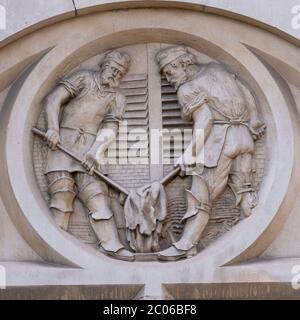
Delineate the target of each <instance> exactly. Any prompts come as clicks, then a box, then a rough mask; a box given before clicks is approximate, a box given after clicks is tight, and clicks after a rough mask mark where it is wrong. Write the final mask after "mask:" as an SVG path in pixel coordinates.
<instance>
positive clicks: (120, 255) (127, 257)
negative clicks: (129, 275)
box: [100, 247, 134, 261]
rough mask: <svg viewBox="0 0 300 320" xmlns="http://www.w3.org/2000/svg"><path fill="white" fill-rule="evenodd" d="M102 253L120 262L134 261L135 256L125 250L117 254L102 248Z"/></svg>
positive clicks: (120, 250)
mask: <svg viewBox="0 0 300 320" xmlns="http://www.w3.org/2000/svg"><path fill="white" fill-rule="evenodd" d="M100 251H101V252H103V253H105V254H107V255H109V256H111V257H113V258H116V259H119V260H124V261H134V254H133V253H132V252H130V251H128V250H126V249H124V248H121V249H119V250H118V251H117V252H112V251H106V250H104V249H103V248H102V247H100Z"/></svg>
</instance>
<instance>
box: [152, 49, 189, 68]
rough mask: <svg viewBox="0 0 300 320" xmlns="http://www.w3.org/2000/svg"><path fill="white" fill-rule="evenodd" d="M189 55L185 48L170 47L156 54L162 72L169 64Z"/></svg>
mask: <svg viewBox="0 0 300 320" xmlns="http://www.w3.org/2000/svg"><path fill="white" fill-rule="evenodd" d="M187 54H189V52H188V50H187V49H186V48H185V47H181V46H176V47H168V48H166V49H162V50H160V51H159V52H158V53H157V54H156V61H157V63H158V64H159V67H160V70H162V68H163V67H165V66H166V65H167V64H169V63H171V62H173V61H175V60H176V59H177V58H179V57H182V56H185V55H187Z"/></svg>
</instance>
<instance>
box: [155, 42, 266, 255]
mask: <svg viewBox="0 0 300 320" xmlns="http://www.w3.org/2000/svg"><path fill="white" fill-rule="evenodd" d="M156 58H157V62H158V63H159V66H160V70H161V72H162V73H163V74H164V75H165V77H166V78H167V80H168V82H169V83H170V84H171V85H173V86H174V87H175V88H176V90H177V96H178V101H179V104H180V106H181V108H182V109H181V110H182V117H183V118H186V119H190V120H192V121H193V123H194V130H193V131H194V137H193V139H192V141H191V143H190V146H188V148H187V149H186V151H185V153H184V154H183V155H182V157H180V159H179V160H178V162H177V165H179V166H180V167H181V169H182V170H183V171H186V170H187V169H188V167H189V166H192V167H195V165H196V160H197V158H199V154H197V153H203V158H204V163H203V165H204V168H202V167H201V170H199V171H198V169H199V168H197V166H196V168H195V169H193V172H192V175H193V180H192V186H191V189H190V190H187V193H186V197H187V210H186V213H185V215H184V217H183V219H182V222H185V226H184V229H183V233H182V236H181V239H180V240H179V241H177V242H175V243H173V245H172V246H171V247H170V248H168V249H166V250H164V251H162V252H160V253H159V255H160V258H161V259H168V260H169V259H177V258H179V257H180V256H189V255H194V254H196V247H197V244H198V242H199V240H200V238H201V234H202V232H203V230H204V228H205V227H206V225H207V223H208V220H209V216H210V211H211V206H212V201H214V200H215V199H216V198H217V197H219V196H220V195H221V194H222V192H223V191H224V189H225V187H226V185H227V184H229V186H230V187H231V188H232V190H233V192H234V194H235V196H236V205H237V206H238V205H240V206H241V209H242V212H243V214H244V215H245V216H249V215H250V214H251V209H252V208H253V207H255V206H256V203H257V194H256V192H255V190H253V188H252V180H251V173H252V155H253V153H254V140H256V139H259V138H260V137H261V136H262V135H263V134H264V132H265V128H266V126H265V125H264V123H263V122H262V121H260V120H259V117H258V113H257V108H256V104H255V100H254V98H253V96H252V94H251V93H250V91H249V90H248V89H247V88H246V87H245V86H244V85H243V84H242V83H241V82H240V81H239V80H238V79H237V78H236V76H235V75H234V74H232V73H230V72H228V71H227V70H226V69H225V68H224V67H223V66H221V65H219V64H216V63H210V64H204V65H200V64H199V63H198V62H197V60H196V58H195V56H194V55H193V54H191V53H190V52H188V50H187V49H186V48H184V47H181V46H177V47H169V48H166V49H163V50H161V51H160V52H159V53H158V54H157V56H156ZM199 129H202V130H204V139H203V142H204V144H203V145H200V146H199V141H197V137H196V135H195V132H196V131H197V130H199ZM200 158H201V157H200Z"/></svg>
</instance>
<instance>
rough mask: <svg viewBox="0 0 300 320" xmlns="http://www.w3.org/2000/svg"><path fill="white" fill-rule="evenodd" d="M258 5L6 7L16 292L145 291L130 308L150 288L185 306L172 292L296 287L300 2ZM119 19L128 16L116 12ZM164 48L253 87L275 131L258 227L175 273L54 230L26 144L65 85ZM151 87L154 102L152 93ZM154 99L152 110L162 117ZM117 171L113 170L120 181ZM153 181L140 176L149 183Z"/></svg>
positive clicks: (7, 156) (4, 242)
mask: <svg viewBox="0 0 300 320" xmlns="http://www.w3.org/2000/svg"><path fill="white" fill-rule="evenodd" d="M45 3H46V4H45ZM263 3H264V4H263V5H262V1H92V0H90V1H83V0H75V1H74V2H73V1H71V0H70V1H69V0H64V1H61V0H59V1H51V2H50V1H47V2H44V1H39V0H30V1H26V7H24V8H23V7H21V6H17V5H16V1H11V0H10V1H3V0H0V4H4V5H6V6H7V17H8V19H7V23H8V24H7V29H6V30H4V31H2V30H0V40H1V42H0V47H1V49H0V61H1V63H0V91H1V93H0V111H1V114H0V173H1V186H0V194H1V196H0V220H1V223H0V264H3V265H5V266H6V267H7V268H8V270H13V271H12V273H11V274H10V276H9V279H8V284H9V285H11V286H13V285H14V286H28V285H35V284H39V285H62V284H70V283H71V284H73V285H84V284H97V285H100V284H104V283H106V284H107V283H109V284H131V285H138V286H137V287H132V290H133V291H132V292H131V291H130V295H132V296H133V297H134V296H135V295H136V296H138V295H139V294H138V292H139V290H140V289H141V287H140V285H143V286H144V285H145V291H144V292H143V293H142V295H144V296H147V295H148V296H160V297H162V296H163V295H167V294H166V293H165V292H163V291H164V290H165V289H163V288H162V286H161V284H162V283H169V284H170V286H169V287H168V290H169V291H170V292H172V295H173V296H174V297H182V296H183V293H182V292H181V291H180V290H181V289H179V288H177V287H172V285H171V284H175V283H178V282H179V283H184V284H188V283H189V284H193V283H200V282H205V283H212V282H215V283H222V282H228V283H232V282H236V283H240V282H252V283H253V284H255V283H267V282H268V283H269V282H271V283H273V284H274V283H277V284H279V285H280V284H285V285H286V284H288V283H289V282H290V280H291V268H292V266H293V265H295V264H297V263H299V259H300V236H299V232H298V230H299V225H300V214H299V212H300V203H299V192H300V185H299V181H298V180H299V179H298V176H299V173H300V159H299V154H300V153H299V146H300V143H299V141H300V132H299V126H298V124H299V120H300V116H299V110H300V100H299V99H300V60H299V56H300V55H299V38H300V36H299V30H294V29H292V28H291V16H292V15H291V7H292V6H293V5H295V3H296V4H297V1H293V0H291V1H279V0H278V1H264V2H263ZM74 4H75V7H74ZM166 6H168V7H169V8H168V9H166V8H165V7H166ZM153 7H154V8H153ZM171 7H172V8H171ZM124 8H128V9H129V10H116V9H124ZM112 9H114V10H112ZM182 9H187V10H182ZM278 12H281V13H282V14H281V15H280V17H279V18H278ZM153 31H155V32H153ZM161 43H171V44H172V43H179V44H185V45H187V46H189V47H192V48H193V49H194V50H196V51H198V52H200V53H201V54H203V56H204V55H205V56H207V57H209V59H214V60H216V61H219V62H221V63H224V64H226V65H227V66H229V67H230V68H231V69H232V70H233V71H234V72H236V73H237V74H238V75H239V76H241V78H243V79H244V80H245V81H247V83H249V85H250V86H251V88H252V89H253V91H254V92H255V95H256V97H257V99H258V101H259V103H260V106H261V109H262V115H263V118H264V119H265V120H266V122H267V124H268V134H267V137H266V141H264V145H263V146H261V148H265V149H264V152H261V154H260V156H261V158H265V159H266V161H265V162H266V163H265V169H264V171H262V172H264V177H261V176H260V177H259V179H260V180H259V181H261V180H262V186H261V194H260V203H259V206H258V208H256V209H255V212H254V214H253V217H252V216H251V218H250V219H249V221H243V222H242V223H241V224H239V225H237V226H236V227H235V228H234V229H233V230H231V231H230V232H228V233H226V234H225V235H224V237H222V238H220V239H218V240H217V241H216V242H215V243H213V244H212V245H211V246H208V247H207V248H206V249H205V250H204V251H203V252H201V253H200V254H199V255H198V256H197V257H195V258H193V259H191V260H189V261H188V264H185V262H184V261H180V262H178V263H171V268H170V265H169V266H167V265H164V264H160V263H158V262H151V263H142V262H136V263H133V264H130V263H126V262H123V261H116V260H113V259H110V258H108V257H106V256H104V255H102V254H100V253H99V252H95V251H96V250H95V249H94V248H90V247H87V246H85V245H84V244H82V243H80V242H79V241H77V239H75V238H74V237H72V236H71V235H69V234H66V233H63V232H61V231H59V230H58V229H57V228H56V226H55V225H54V223H53V221H52V220H51V216H50V214H49V210H48V208H47V204H46V201H44V199H43V196H42V194H41V192H43V191H45V190H40V189H39V185H38V183H37V181H36V177H35V174H34V168H33V165H32V163H33V160H34V159H33V158H32V157H33V156H36V157H38V154H37V153H32V151H33V140H32V135H31V133H30V128H31V127H32V126H33V125H34V124H36V122H37V120H38V117H39V116H40V113H41V101H42V98H43V97H44V96H45V95H46V94H47V93H48V92H49V91H50V90H51V88H53V86H54V84H55V82H56V81H57V80H58V79H60V77H61V76H63V75H65V74H67V73H69V72H70V71H71V70H73V69H74V68H78V67H79V66H89V65H90V64H91V65H93V63H94V61H95V59H97V56H98V55H99V54H100V53H103V52H104V51H106V50H107V49H109V48H111V47H125V48H127V49H126V50H128V51H130V50H131V51H130V53H131V54H132V55H133V56H134V57H135V58H136V59H137V60H139V59H140V60H143V57H142V52H143V55H147V54H148V55H150V56H151V55H152V54H153V52H154V51H155V50H156V49H157V46H160V44H161ZM145 44H146V45H145ZM148 44H151V45H149V46H148V47H147V45H148ZM139 46H140V47H139ZM142 47H143V48H145V47H146V48H147V50H148V51H147V50H146V49H143V50H144V51H143V50H142V49H141V48H142ZM137 48H138V49H137ZM134 50H136V53H135V51H134ZM29 66H30V67H29ZM28 67H29V69H27V68H28ZM134 68H135V69H134V70H133V71H134V72H133V73H134V74H139V75H140V74H144V73H146V72H148V71H149V70H148V69H147V68H146V67H145V66H143V67H141V65H139V63H136V65H135V66H134ZM142 80H143V81H144V80H145V79H144V78H142ZM148 80H149V79H148ZM149 81H150V83H149V84H148V83H147V85H148V88H149V92H150V93H151V90H156V89H157V88H156V89H155V87H153V86H155V83H154V82H151V79H150V80H149ZM151 86H152V87H151ZM159 90H160V88H159ZM150 93H149V97H148V100H149V101H148V100H147V103H149V105H152V106H155V104H157V101H155V100H151V99H153V98H152V96H151V95H150ZM159 103H160V102H159ZM149 121H150V122H151V121H153V119H152V120H151V116H150V117H149ZM150 125H151V123H150ZM152 125H153V124H152ZM258 158H259V157H258ZM38 161H40V159H37V162H38ZM35 169H36V168H35ZM133 169H134V168H132V171H130V172H128V176H130V175H131V173H133V171H134V170H133ZM121 171H122V168H116V170H115V176H116V177H117V176H118V175H119V174H120V172H121ZM146 171H147V168H143V169H141V171H140V173H141V174H144V176H145V177H144V178H145V181H146V180H147V179H148V178H149V177H148V176H147V174H146V173H145V172H146ZM258 174H261V172H260V173H258ZM149 176H151V177H155V176H158V173H157V172H154V171H152V172H150V173H149ZM125 180H126V179H125ZM125 180H124V183H129V184H130V182H128V181H125ZM78 232H79V231H78ZM249 259H251V260H252V261H253V262H252V263H249V264H248V260H249ZM266 259H269V261H268V262H265V260H266ZM28 261H31V263H28V264H27V262H28ZM17 262H20V263H17ZM21 262H22V263H21ZM204 262H205V263H204ZM240 262H242V263H243V265H242V266H241V265H239V264H238V263H240ZM49 263H55V264H60V265H61V266H63V267H57V268H52V267H51V264H49ZM100 269H101V270H100ZM120 269H122V270H126V272H124V271H123V273H122V274H121V273H120ZM34 272H38V274H39V277H38V278H34ZM49 273H51V274H52V275H53V276H52V277H49ZM116 274H118V277H115V275H116ZM199 275H201V277H199ZM154 280H155V281H154ZM199 290H200V289H199ZM201 290H202V289H201ZM203 290H206V289H205V288H204V289H203ZM245 290H246V292H247V290H248V289H245ZM249 290H250V289H249ZM251 290H252V289H251ZM282 290H284V289H282ZM286 292H288V294H289V295H292V293H290V291H286ZM57 294H59V293H57ZM245 294H246V293H245ZM261 294H262V295H264V294H266V293H265V291H264V290H262V293H261ZM121 296H123V297H124V295H123V294H121ZM197 297H198V298H199V297H201V294H200V293H199V295H198V296H197Z"/></svg>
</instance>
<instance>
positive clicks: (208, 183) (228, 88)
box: [35, 46, 266, 261]
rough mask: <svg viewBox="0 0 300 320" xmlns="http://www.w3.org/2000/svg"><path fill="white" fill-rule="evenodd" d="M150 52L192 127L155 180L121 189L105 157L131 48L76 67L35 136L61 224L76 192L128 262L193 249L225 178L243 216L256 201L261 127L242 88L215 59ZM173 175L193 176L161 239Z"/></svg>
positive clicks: (104, 246) (103, 243) (173, 50)
mask: <svg viewBox="0 0 300 320" xmlns="http://www.w3.org/2000/svg"><path fill="white" fill-rule="evenodd" d="M156 60H157V61H156V62H157V63H158V65H159V68H160V71H161V74H162V75H163V76H164V77H166V79H167V81H168V82H169V83H170V84H171V85H172V86H173V87H174V88H175V90H176V93H177V99H178V103H179V105H180V108H181V116H182V118H183V119H184V120H188V121H191V123H192V125H193V137H192V140H191V142H190V144H189V145H188V147H187V148H186V149H185V152H184V153H183V154H182V156H181V157H180V158H179V159H178V160H177V162H176V164H175V168H174V169H173V170H172V171H171V172H170V173H169V174H168V175H166V176H165V177H163V178H162V179H161V181H149V182H150V183H149V184H147V185H145V186H141V187H139V188H134V189H131V190H127V189H126V188H123V187H122V186H120V185H118V183H117V182H115V181H112V180H111V178H109V176H106V174H107V172H106V167H105V166H104V165H103V161H102V160H103V158H104V157H105V152H106V151H107V149H108V148H109V146H110V145H111V144H112V143H113V142H114V141H115V139H116V136H117V134H118V129H119V123H120V122H121V121H122V119H123V115H124V112H125V109H126V99H125V97H124V95H123V94H122V93H121V90H120V82H121V79H122V78H123V77H124V75H125V74H126V73H127V71H128V69H129V66H130V57H129V55H128V54H126V53H121V52H119V51H111V52H109V53H107V54H106V55H105V56H104V59H103V61H102V62H101V64H100V71H90V70H79V71H76V72H74V73H72V74H71V75H70V76H67V77H65V78H64V79H63V80H62V81H60V82H59V84H58V85H57V87H56V88H55V89H54V90H53V91H52V92H51V93H50V94H49V95H48V96H47V97H46V98H45V115H46V122H47V126H46V132H45V133H44V134H43V133H40V135H41V136H44V137H45V139H46V141H47V144H48V147H49V148H48V152H47V157H46V159H45V162H46V167H45V172H44V173H45V175H46V176H47V181H48V193H49V196H50V208H51V211H52V213H53V217H54V219H55V222H56V224H57V225H58V226H59V227H60V228H62V229H63V230H67V229H68V223H69V219H70V216H71V214H72V212H73V206H74V204H73V202H74V199H75V197H77V198H78V199H79V200H80V201H81V203H82V204H83V205H84V206H85V208H86V209H87V211H88V213H89V215H88V216H89V222H90V225H91V226H92V229H93V231H94V233H95V235H96V237H97V240H98V241H99V245H100V250H101V251H103V252H104V253H107V254H110V255H112V256H114V257H116V258H119V259H123V260H127V261H133V260H134V259H135V257H136V256H137V254H139V255H145V256H147V254H148V256H151V255H149V253H151V254H152V256H151V257H150V259H153V257H154V259H160V260H167V261H171V260H177V259H181V258H188V257H191V256H193V255H195V254H197V252H198V244H199V241H200V239H201V237H202V235H203V231H204V229H205V228H206V226H207V224H208V221H209V219H210V215H211V211H212V205H213V202H214V201H215V200H216V199H217V198H218V197H220V196H221V195H222V194H223V193H224V190H225V188H226V187H227V186H229V187H230V188H231V190H232V192H233V193H234V196H235V200H236V201H235V205H236V207H239V208H241V212H242V214H243V216H244V217H248V216H249V215H250V214H251V210H252V209H253V208H254V207H255V206H256V204H257V201H258V195H257V192H256V190H255V189H254V188H253V185H252V167H253V164H252V161H253V154H254V151H255V141H256V140H258V139H260V138H261V137H262V136H263V135H264V133H265V129H266V126H265V124H264V123H263V122H262V121H261V120H260V119H259V116H258V112H257V107H256V103H255V99H254V97H253V95H252V94H251V92H250V91H249V89H248V88H247V87H246V86H245V85H244V84H243V83H242V82H241V81H240V80H239V79H238V78H237V77H236V76H235V74H233V73H232V72H230V71H228V70H227V69H226V68H225V67H224V66H222V65H221V64H218V63H214V62H213V63H206V64H199V62H198V61H197V59H196V57H195V55H194V54H192V53H191V52H190V51H189V50H188V49H187V48H185V47H183V46H171V47H167V48H165V49H162V50H160V51H159V52H158V53H157V55H156ZM137 79H138V78H137V77H135V78H134V81H135V82H137ZM139 81H143V82H144V80H139ZM139 86H141V85H140V84H139ZM141 88H142V87H141ZM142 90H144V89H143V88H142ZM143 92H144V91H143ZM199 130H200V131H199ZM35 132H36V133H38V132H37V131H35ZM198 132H201V133H202V134H200V135H198ZM38 134H39V133H38ZM199 159H202V160H203V161H202V162H201V161H200V162H199ZM150 165H151V164H150ZM179 175H180V176H181V177H184V176H186V175H191V176H192V184H191V187H190V188H189V189H187V190H186V195H185V196H186V211H185V214H184V216H183V217H182V219H181V224H182V225H183V230H182V233H181V235H180V238H179V239H177V240H176V239H175V238H174V237H173V236H171V237H170V238H171V239H169V240H170V242H171V243H169V245H168V246H166V244H165V243H164V245H161V243H162V239H163V238H165V233H166V232H167V233H168V230H166V229H167V226H168V224H167V223H166V224H165V222H166V220H167V216H168V199H167V198H168V197H167V195H166V190H165V189H166V187H167V184H168V183H169V182H170V181H172V180H173V179H174V178H176V177H177V176H179ZM99 177H100V179H99ZM109 187H113V188H114V189H115V190H117V193H118V194H119V193H120V194H121V195H122V194H123V196H125V197H123V201H121V202H120V212H121V215H122V220H123V221H124V228H125V235H126V240H125V241H124V239H123V240H122V241H121V238H120V234H119V226H117V224H116V221H115V220H116V219H115V212H114V211H113V209H112V206H111V201H110V196H109V194H110V189H109ZM120 199H122V197H120V198H119V200H120ZM124 199H125V201H124ZM146 260H147V259H146Z"/></svg>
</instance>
